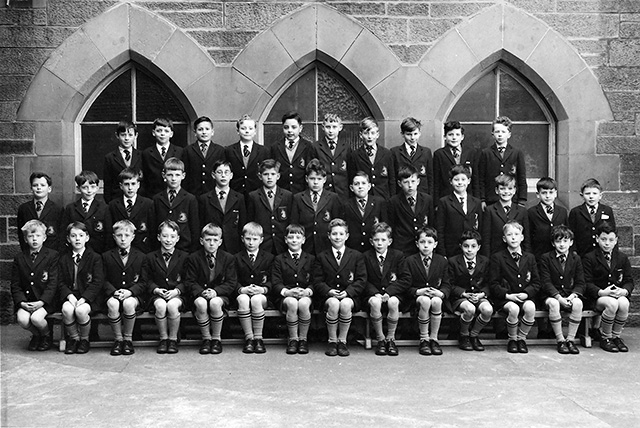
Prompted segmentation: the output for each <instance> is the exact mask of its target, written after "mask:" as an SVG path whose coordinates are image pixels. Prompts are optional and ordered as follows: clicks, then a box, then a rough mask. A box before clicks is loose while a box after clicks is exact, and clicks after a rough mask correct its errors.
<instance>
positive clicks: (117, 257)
mask: <svg viewBox="0 0 640 428" xmlns="http://www.w3.org/2000/svg"><path fill="white" fill-rule="evenodd" d="M119 251H120V250H119V248H116V249H115V250H113V251H111V252H110V253H111V254H109V256H110V257H111V258H112V259H113V260H114V261H115V262H116V263H117V264H118V266H120V268H121V269H124V267H125V265H124V263H122V257H120V252H119ZM130 261H131V249H129V258H128V259H127V262H130Z"/></svg>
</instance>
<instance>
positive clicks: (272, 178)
mask: <svg viewBox="0 0 640 428" xmlns="http://www.w3.org/2000/svg"><path fill="white" fill-rule="evenodd" d="M258 175H259V176H260V180H262V184H263V185H264V187H266V188H267V189H273V188H274V187H275V186H276V184H277V183H278V180H280V173H279V172H278V171H276V169H275V168H268V169H265V170H264V171H262V173H260V174H258Z"/></svg>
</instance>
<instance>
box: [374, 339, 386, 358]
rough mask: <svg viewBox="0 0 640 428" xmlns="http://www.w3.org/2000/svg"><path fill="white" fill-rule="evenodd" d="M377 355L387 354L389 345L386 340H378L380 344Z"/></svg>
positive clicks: (377, 346) (377, 347)
mask: <svg viewBox="0 0 640 428" xmlns="http://www.w3.org/2000/svg"><path fill="white" fill-rule="evenodd" d="M376 355H387V346H386V344H385V343H384V340H378V344H377V345H376Z"/></svg>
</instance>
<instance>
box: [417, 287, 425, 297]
mask: <svg viewBox="0 0 640 428" xmlns="http://www.w3.org/2000/svg"><path fill="white" fill-rule="evenodd" d="M426 295H427V287H422V288H418V289H417V290H416V297H418V296H426Z"/></svg>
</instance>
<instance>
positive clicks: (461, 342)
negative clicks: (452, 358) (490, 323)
mask: <svg viewBox="0 0 640 428" xmlns="http://www.w3.org/2000/svg"><path fill="white" fill-rule="evenodd" d="M458 348H460V349H462V350H463V351H473V345H471V339H470V338H469V336H460V339H458Z"/></svg>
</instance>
